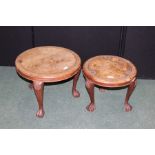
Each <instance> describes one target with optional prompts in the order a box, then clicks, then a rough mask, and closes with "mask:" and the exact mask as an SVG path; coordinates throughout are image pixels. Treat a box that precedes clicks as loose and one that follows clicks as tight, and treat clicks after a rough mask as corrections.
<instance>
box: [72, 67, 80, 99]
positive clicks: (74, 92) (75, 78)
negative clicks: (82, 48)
mask: <svg viewBox="0 0 155 155" xmlns="http://www.w3.org/2000/svg"><path fill="white" fill-rule="evenodd" d="M80 72H81V69H80V70H79V72H78V73H77V74H76V75H75V76H74V78H73V87H72V94H73V96H74V97H80V93H79V91H78V90H77V89H76V85H77V81H78V79H79V75H80Z"/></svg>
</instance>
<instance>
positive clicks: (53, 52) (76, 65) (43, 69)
mask: <svg viewBox="0 0 155 155" xmlns="http://www.w3.org/2000/svg"><path fill="white" fill-rule="evenodd" d="M15 65H16V71H17V73H19V74H20V75H21V76H22V77H24V78H26V79H28V80H31V81H33V84H32V88H33V89H34V92H35V95H36V98H37V101H38V107H39V110H38V112H37V113H36V116H38V117H43V116H44V108H43V89H44V83H45V82H58V81H62V80H66V79H69V78H71V77H73V76H74V78H73V87H72V94H73V96H74V97H79V96H80V93H79V92H78V90H77V89H76V85H77V80H78V78H79V75H80V70H81V59H80V57H79V56H78V55H77V54H76V53H75V52H73V51H72V50H69V49H66V48H62V47H56V46H42V47H36V48H32V49H29V50H26V51H24V52H23V53H21V54H20V55H19V56H18V57H17V58H16V61H15Z"/></svg>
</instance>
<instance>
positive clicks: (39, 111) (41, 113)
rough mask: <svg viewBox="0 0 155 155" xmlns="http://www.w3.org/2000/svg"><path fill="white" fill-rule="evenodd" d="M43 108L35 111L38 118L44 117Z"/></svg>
mask: <svg viewBox="0 0 155 155" xmlns="http://www.w3.org/2000/svg"><path fill="white" fill-rule="evenodd" d="M44 114H45V112H44V110H38V111H37V113H36V116H37V117H39V118H43V117H44Z"/></svg>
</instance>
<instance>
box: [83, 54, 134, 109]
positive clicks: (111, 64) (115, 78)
mask: <svg viewBox="0 0 155 155" xmlns="http://www.w3.org/2000/svg"><path fill="white" fill-rule="evenodd" d="M83 74H84V76H85V78H86V88H87V91H88V94H89V97H90V100H91V102H90V104H89V105H88V106H87V110H88V111H94V110H95V100H94V85H98V86H100V87H109V88H116V87H124V86H128V90H127V94H126V98H125V111H127V112H128V111H131V110H132V106H131V105H130V104H129V102H128V101H129V98H130V96H131V94H132V92H133V90H134V88H135V86H136V74H137V69H136V67H135V66H134V65H133V64H132V63H131V62H130V61H128V60H126V59H124V58H121V57H118V56H112V55H101V56H96V57H93V58H90V59H88V60H87V61H86V62H85V63H84V65H83Z"/></svg>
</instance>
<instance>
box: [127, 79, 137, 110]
mask: <svg viewBox="0 0 155 155" xmlns="http://www.w3.org/2000/svg"><path fill="white" fill-rule="evenodd" d="M135 87H136V79H134V80H133V81H132V82H131V83H130V85H129V86H128V90H127V94H126V98H125V103H124V106H125V111H126V112H129V111H131V110H132V106H131V105H130V104H129V98H130V96H131V94H132V93H133V91H134V89H135Z"/></svg>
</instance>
